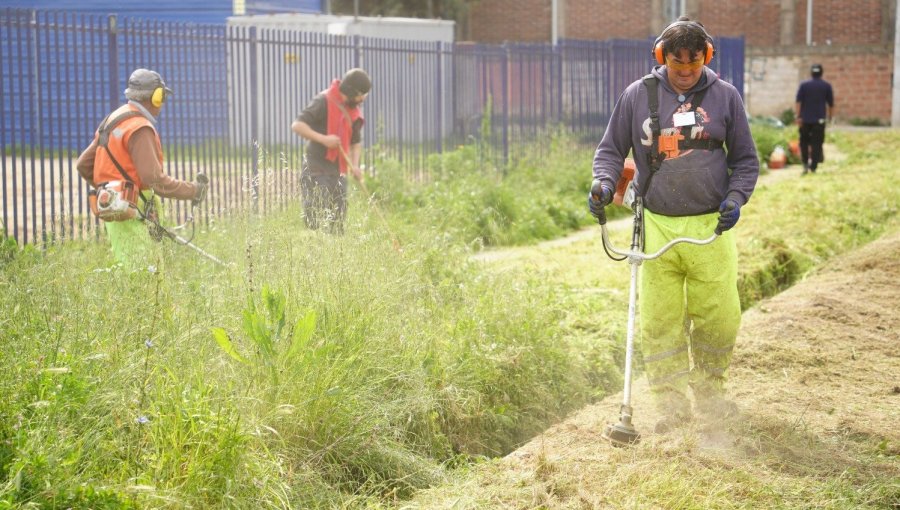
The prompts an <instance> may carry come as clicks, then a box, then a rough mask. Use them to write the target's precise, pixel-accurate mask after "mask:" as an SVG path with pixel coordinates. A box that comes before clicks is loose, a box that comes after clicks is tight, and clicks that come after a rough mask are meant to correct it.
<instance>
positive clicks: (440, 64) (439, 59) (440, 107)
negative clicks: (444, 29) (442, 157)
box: [434, 41, 444, 154]
mask: <svg viewBox="0 0 900 510" xmlns="http://www.w3.org/2000/svg"><path fill="white" fill-rule="evenodd" d="M434 44H435V51H436V52H437V56H436V58H435V62H436V63H437V66H436V67H437V72H436V73H435V74H437V79H436V80H435V82H436V84H437V87H436V88H437V91H436V92H437V94H435V95H434V97H435V101H436V103H435V107H436V108H435V111H436V113H437V134H436V136H435V139H436V140H437V144H436V146H435V148H436V149H437V152H438V154H440V153H442V152H443V138H444V94H443V85H444V74H443V68H444V52H443V48H444V43H442V42H441V41H437V42H436V43H434Z"/></svg>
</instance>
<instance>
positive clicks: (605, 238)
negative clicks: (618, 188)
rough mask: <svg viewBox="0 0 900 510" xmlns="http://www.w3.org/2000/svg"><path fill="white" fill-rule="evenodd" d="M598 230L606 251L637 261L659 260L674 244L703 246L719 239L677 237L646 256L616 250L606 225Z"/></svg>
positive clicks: (638, 252) (715, 235)
mask: <svg viewBox="0 0 900 510" xmlns="http://www.w3.org/2000/svg"><path fill="white" fill-rule="evenodd" d="M600 230H601V232H602V237H603V246H605V247H606V249H607V250H609V251H611V252H613V253H615V254H616V255H621V256H623V257H627V258H628V259H631V260H637V261H644V260H653V259H656V258H659V257H660V256H662V254H663V253H665V252H667V251H669V250H670V249H671V248H672V247H673V246H675V245H676V244H680V243H688V244H696V245H701V246H702V245H705V244H710V243H711V242H713V241H715V240H716V238H717V237H719V234H713V235H711V236H709V237H707V238H706V239H694V238H691V237H678V238H676V239H672V240H671V241H669V242H668V243H666V244H665V245H664V246H663V247H662V248H660V249H659V250H657V251H656V252H655V253H650V254H647V253H643V252H641V251H639V250H635V249H631V250H622V249H619V248H616V247H615V246H613V245H612V243H611V242H610V241H609V233H608V231H607V228H606V225H601V226H600Z"/></svg>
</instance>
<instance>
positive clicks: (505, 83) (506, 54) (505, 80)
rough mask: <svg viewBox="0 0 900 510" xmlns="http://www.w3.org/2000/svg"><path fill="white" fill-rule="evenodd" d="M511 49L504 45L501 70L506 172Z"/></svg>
mask: <svg viewBox="0 0 900 510" xmlns="http://www.w3.org/2000/svg"><path fill="white" fill-rule="evenodd" d="M510 62H511V59H510V48H509V45H508V44H504V45H503V68H502V70H501V74H500V76H501V80H500V83H501V86H502V87H503V92H502V94H503V167H504V170H503V171H504V173H505V172H506V165H507V163H509V104H510V97H509V66H510Z"/></svg>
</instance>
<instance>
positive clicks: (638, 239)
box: [598, 197, 721, 447]
mask: <svg viewBox="0 0 900 510" xmlns="http://www.w3.org/2000/svg"><path fill="white" fill-rule="evenodd" d="M632 208H633V209H634V229H633V230H632V234H631V250H628V251H625V250H620V249H618V248H616V247H614V246H613V245H612V243H610V241H609V234H608V232H607V229H606V215H605V214H601V215H600V218H598V221H599V223H600V230H601V232H602V237H603V248H604V250H606V253H607V255H609V256H610V258H612V259H613V260H626V259H627V260H628V264H629V265H630V266H631V284H630V286H629V290H628V327H627V333H626V340H625V388H624V389H623V391H622V405H621V406H620V407H619V422H618V423H610V424H609V425H607V426H606V429H605V430H604V431H603V438H604V439H606V440H608V441H609V442H610V443H612V445H613V446H619V447H622V446H628V445H632V444H636V443H637V442H639V441H640V440H641V434H640V433H639V432H638V431H637V430H636V429H635V428H634V425H632V423H631V418H632V416H633V409H632V407H631V361H632V358H633V356H634V316H635V308H636V305H637V281H638V269H639V268H640V266H641V263H642V262H643V261H645V260H653V259H656V258H659V257H660V256H661V255H662V254H663V253H665V252H667V251H669V249H670V248H672V247H673V246H675V245H676V244H679V243H690V244H698V245H704V244H709V243H711V242H713V241H715V240H716V238H717V237H719V234H721V232H718V231H717V232H716V233H714V234H713V235H712V236H710V237H708V238H707V239H691V238H687V237H679V238H677V239H672V240H671V241H669V242H668V243H666V245H665V246H663V247H662V248H660V249H659V250H658V251H657V252H655V253H652V254H649V255H647V254H645V253H644V243H643V237H644V232H643V227H644V209H643V204H642V202H641V198H640V197H635V199H634V203H633V205H632ZM610 252H612V253H615V254H616V255H619V256H620V257H621V258H615V257H613V256H612V255H611V254H610Z"/></svg>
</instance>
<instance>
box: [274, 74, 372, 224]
mask: <svg viewBox="0 0 900 510" xmlns="http://www.w3.org/2000/svg"><path fill="white" fill-rule="evenodd" d="M371 88H372V81H371V80H370V79H369V75H368V74H367V73H366V72H365V71H363V70H362V69H351V70H349V71H347V73H346V74H345V75H344V77H343V79H340V80H337V79H336V80H334V81H332V82H331V86H330V87H328V89H327V90H324V91H322V92H321V93H319V94H318V95H317V96H316V97H314V98H313V99H312V101H310V102H309V104H308V105H306V108H304V109H303V111H302V112H301V113H300V115H299V116H298V117H297V119H296V120H295V121H294V122H293V124H291V130H292V131H293V132H294V133H297V134H298V135H299V136H301V137H303V138H304V139H306V140H308V141H309V145H308V146H307V149H306V153H305V154H304V157H303V169H302V172H301V176H300V186H301V193H302V197H303V215H304V219H305V221H306V226H307V227H309V228H310V229H313V230H318V229H320V228H321V229H323V230H325V231H327V232H331V233H342V232H343V230H344V217H345V215H346V211H347V173H348V172H349V173H351V174H352V175H353V177H354V178H356V179H358V180H362V177H363V176H362V173H361V172H360V170H359V157H360V154H361V152H362V143H361V142H362V135H361V131H362V126H363V115H362V109H361V108H360V105H361V104H362V102H363V101H365V99H366V96H368V94H369V89H371Z"/></svg>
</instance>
